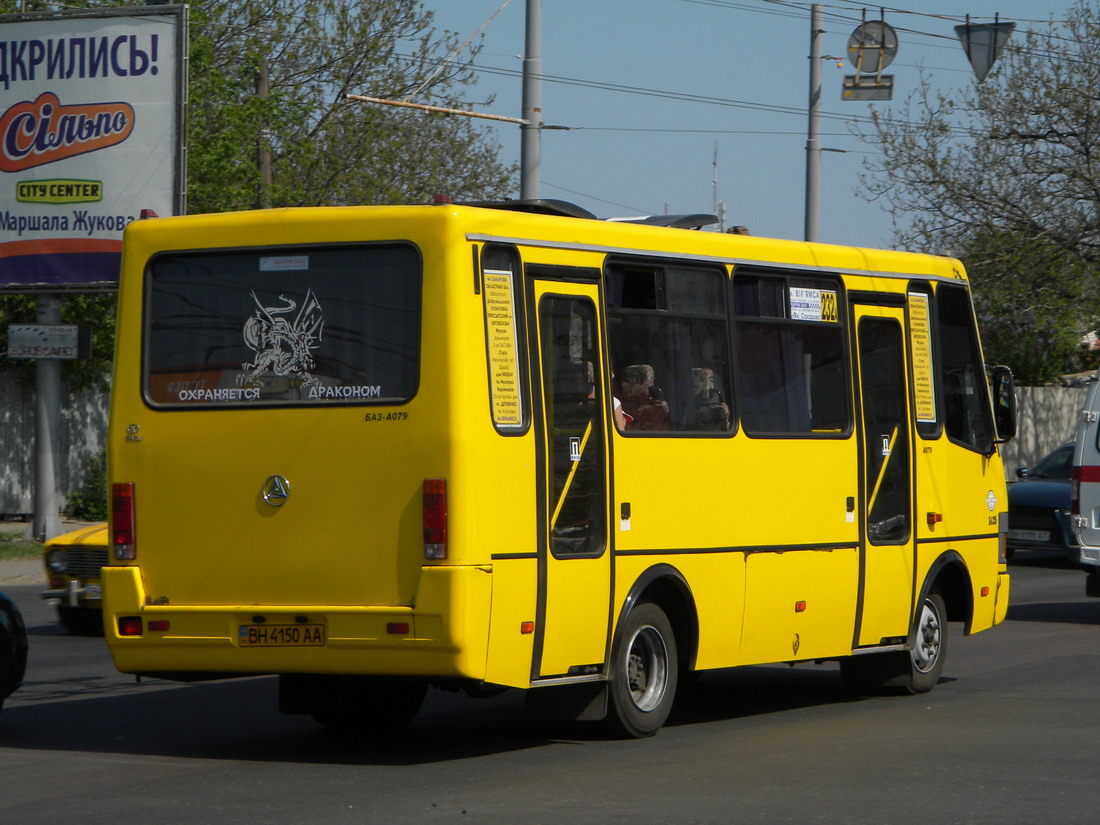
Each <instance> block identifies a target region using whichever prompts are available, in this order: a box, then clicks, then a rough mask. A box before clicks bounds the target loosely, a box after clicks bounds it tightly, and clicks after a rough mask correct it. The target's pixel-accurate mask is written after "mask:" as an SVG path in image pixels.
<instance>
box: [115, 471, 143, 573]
mask: <svg viewBox="0 0 1100 825" xmlns="http://www.w3.org/2000/svg"><path fill="white" fill-rule="evenodd" d="M135 526H136V525H135V517H134V483H133V482H132V481H124V482H121V483H118V484H114V485H112V486H111V546H112V547H113V548H114V558H115V561H133V560H134V559H136V558H137V546H136V545H135V543H134V533H135V529H134V528H135Z"/></svg>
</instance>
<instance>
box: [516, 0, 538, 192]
mask: <svg viewBox="0 0 1100 825" xmlns="http://www.w3.org/2000/svg"><path fill="white" fill-rule="evenodd" d="M541 38H542V0H527V44H526V50H525V52H526V56H525V57H524V60H523V119H524V120H525V121H526V123H524V124H523V125H522V126H520V135H521V141H520V160H519V166H520V184H519V196H520V197H521V198H524V199H528V198H537V197H538V196H539V163H540V160H541V154H542V132H541V130H542V50H541V48H540V46H539V41H540V40H541Z"/></svg>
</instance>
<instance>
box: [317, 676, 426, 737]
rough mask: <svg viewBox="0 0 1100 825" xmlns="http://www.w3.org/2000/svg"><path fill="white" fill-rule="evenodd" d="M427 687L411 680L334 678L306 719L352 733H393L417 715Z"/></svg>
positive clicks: (318, 696)
mask: <svg viewBox="0 0 1100 825" xmlns="http://www.w3.org/2000/svg"><path fill="white" fill-rule="evenodd" d="M427 692H428V683H427V682H424V681H421V680H412V679H386V678H371V677H356V676H343V677H340V676H337V677H331V678H330V679H325V680H324V682H323V687H322V688H321V689H320V690H318V691H317V692H316V693H315V694H314V696H313V697H312V702H311V705H312V709H311V710H310V713H309V715H310V716H312V717H313V720H314V721H315V722H317V723H318V724H319V725H323V726H324V727H326V728H331V729H333V730H339V731H347V732H352V733H362V734H368V735H370V734H374V735H385V734H390V733H396V732H397V731H400V730H401V729H403V728H404V727H405V726H406V725H408V724H409V723H410V722H412V720H413V719H414V718H415V717H416V714H417V713H419V712H420V706H421V705H423V704H424V696H425V695H426V694H427Z"/></svg>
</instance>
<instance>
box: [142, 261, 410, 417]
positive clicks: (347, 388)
mask: <svg viewBox="0 0 1100 825" xmlns="http://www.w3.org/2000/svg"><path fill="white" fill-rule="evenodd" d="M419 360H420V256H419V254H418V252H417V250H416V249H415V248H414V247H412V246H410V245H408V244H388V245H369V246H340V247H313V246H311V247H301V248H278V249H270V248H268V249H253V250H232V251H219V252H201V253H195V254H191V253H179V254H172V253H169V254H165V255H160V256H158V257H156V258H155V259H154V260H153V261H152V262H151V264H150V267H149V272H148V280H147V284H146V337H145V397H146V399H147V400H148V402H149V403H150V404H152V405H153V406H172V407H197V406H202V407H205V406H217V407H225V406H230V407H239V406H255V405H257V404H260V405H265V406H267V405H280V406H301V405H332V404H401V403H404V402H406V401H408V400H409V399H410V398H412V396H413V395H414V394H415V393H416V389H417V383H418V375H419Z"/></svg>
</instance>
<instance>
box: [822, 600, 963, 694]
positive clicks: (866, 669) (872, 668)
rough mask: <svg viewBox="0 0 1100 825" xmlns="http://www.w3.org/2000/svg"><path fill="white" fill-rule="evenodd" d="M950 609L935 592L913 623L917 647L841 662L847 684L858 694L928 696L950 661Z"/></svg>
mask: <svg viewBox="0 0 1100 825" xmlns="http://www.w3.org/2000/svg"><path fill="white" fill-rule="evenodd" d="M946 617H947V608H946V607H945V605H944V603H943V597H942V596H941V595H940V594H939V593H937V592H935V591H933V592H931V593H929V594H928V595H927V596H925V598H924V601H922V602H921V605H920V608H919V609H918V610H917V617H916V620H915V621H914V623H913V633H912V639H913V646H912V648H911V649H910V650H908V651H899V652H897V653H892V652H891V653H870V654H866V655H862V656H849V657H847V658H845V659H841V660H840V673H841V676H842V677H843V678H844V683H845V684H846V685H848V686H849V687H852V688H856V689H858V690H876V689H880V688H884V687H896V688H901V689H902V690H904V691H908V692H909V693H927V692H928V691H930V690H931V689H932V688H934V687H935V686H936V683H937V682H938V681H939V680H940V673H942V672H943V663H944V660H945V659H946V657H947V622H946Z"/></svg>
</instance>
